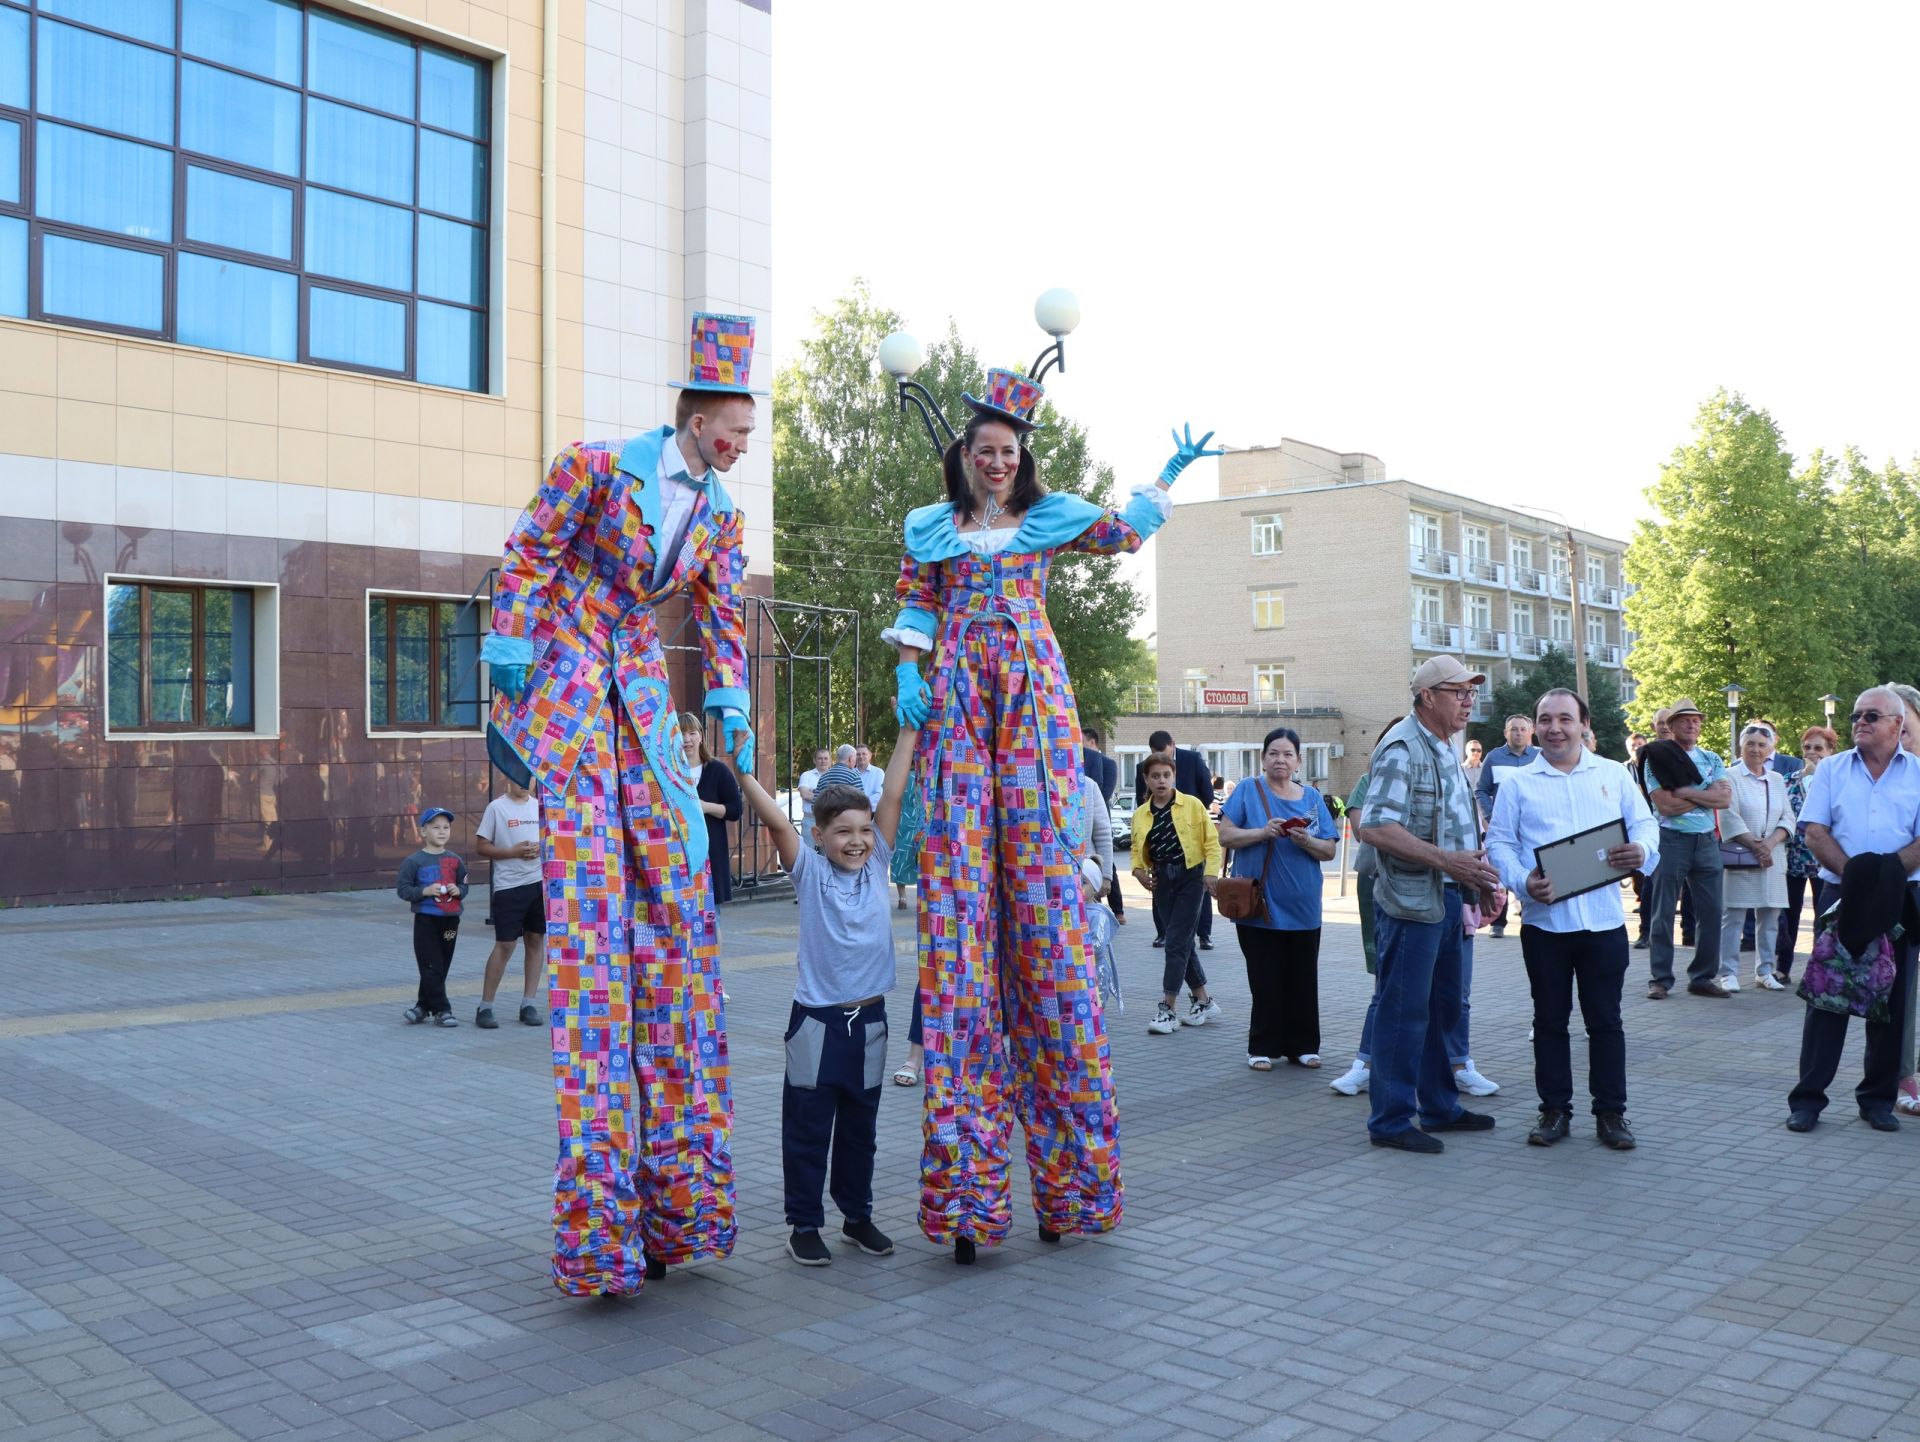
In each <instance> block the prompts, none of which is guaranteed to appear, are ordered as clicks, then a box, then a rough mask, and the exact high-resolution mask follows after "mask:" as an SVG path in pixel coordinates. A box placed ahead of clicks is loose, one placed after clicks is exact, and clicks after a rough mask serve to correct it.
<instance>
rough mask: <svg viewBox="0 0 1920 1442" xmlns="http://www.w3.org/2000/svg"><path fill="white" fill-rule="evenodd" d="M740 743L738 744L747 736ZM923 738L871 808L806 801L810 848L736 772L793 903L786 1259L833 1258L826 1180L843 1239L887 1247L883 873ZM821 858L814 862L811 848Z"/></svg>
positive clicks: (784, 1093) (785, 1090) (887, 925)
mask: <svg viewBox="0 0 1920 1442" xmlns="http://www.w3.org/2000/svg"><path fill="white" fill-rule="evenodd" d="M744 734H745V733H742V735H743V736H744ZM918 735H919V732H918V731H916V730H914V729H912V728H903V729H902V730H901V732H900V743H899V744H898V745H897V746H895V747H894V751H893V758H892V761H891V762H890V764H889V765H888V767H887V773H886V783H885V785H884V786H883V787H882V788H881V792H880V804H879V806H878V807H874V806H873V805H872V803H871V802H869V801H868V799H867V795H866V793H865V792H864V791H862V790H861V789H860V787H859V786H858V785H853V786H832V785H827V784H825V778H823V784H822V785H821V786H820V788H819V789H818V790H817V791H816V792H815V793H814V797H813V827H812V831H813V835H812V837H811V838H810V840H811V843H812V844H811V845H809V844H806V843H803V842H802V841H801V838H800V833H799V832H798V831H796V830H795V829H794V826H793V823H792V822H790V821H788V820H787V817H786V812H785V810H784V809H783V808H782V807H781V806H780V804H779V803H778V802H777V801H775V800H774V799H773V797H771V796H769V795H768V794H767V791H766V788H765V787H763V786H761V784H760V783H759V782H758V781H756V780H755V779H754V778H753V775H752V774H751V773H750V772H746V771H742V770H740V767H739V764H738V761H737V759H736V758H735V757H733V756H729V757H728V758H727V760H728V761H729V762H730V763H731V764H733V767H734V772H735V774H736V775H738V776H739V778H740V789H741V791H743V792H744V793H745V794H746V798H747V804H748V805H749V806H751V807H752V808H753V810H754V814H755V815H757V816H758V817H759V818H760V824H761V825H762V826H764V827H766V828H767V830H768V832H769V833H771V835H772V837H773V844H774V846H775V848H776V849H777V850H778V851H779V853H780V864H781V865H782V866H784V867H785V868H786V869H787V873H788V874H789V875H790V876H792V878H793V885H794V892H795V897H796V899H797V900H798V901H799V903H800V941H799V948H798V954H797V956H796V958H795V960H796V963H797V968H796V969H797V977H796V981H795V986H794V999H793V1011H792V1013H791V1015H790V1016H789V1018H788V1021H787V1037H786V1041H787V1076H786V1081H785V1083H784V1085H783V1086H782V1087H781V1091H780V1160H781V1164H782V1167H783V1169H784V1171H785V1173H786V1186H787V1224H788V1225H789V1226H790V1227H792V1228H793V1231H792V1234H791V1235H790V1236H789V1237H788V1238H787V1255H788V1256H790V1257H792V1258H793V1259H794V1261H796V1262H798V1263H800V1265H801V1266H803V1267H824V1266H827V1265H828V1264H829V1263H831V1262H832V1261H833V1253H832V1252H831V1251H829V1250H828V1249H827V1244H826V1242H825V1241H824V1240H822V1238H821V1236H820V1228H821V1227H822V1226H823V1225H825V1223H826V1210H825V1208H824V1207H823V1206H822V1205H821V1201H820V1189H821V1185H822V1183H823V1182H825V1181H826V1179H827V1169H828V1161H829V1158H831V1161H832V1169H833V1184H832V1190H833V1202H834V1205H835V1206H837V1207H838V1208H840V1213H841V1216H842V1217H843V1218H845V1220H844V1221H843V1223H842V1224H841V1227H840V1235H842V1236H843V1237H845V1238H846V1239H847V1240H848V1241H850V1242H852V1243H853V1244H854V1245H855V1246H856V1247H858V1248H859V1249H860V1250H861V1251H863V1252H866V1253H868V1254H869V1255H871V1256H875V1257H884V1256H887V1255H889V1254H891V1253H892V1251H893V1243H892V1242H891V1241H889V1240H888V1239H887V1235H886V1233H884V1232H882V1231H881V1230H880V1229H879V1228H878V1227H876V1226H874V1224H873V1153H874V1128H875V1125H876V1123H877V1121H878V1119H879V1115H880V1083H881V1080H882V1078H883V1077H884V1075H885V1073H886V1069H887V1007H886V994H887V993H888V992H889V991H891V990H893V982H894V968H893V907H892V904H891V899H890V897H889V881H888V876H887V867H888V864H889V862H890V861H891V859H892V840H891V838H892V837H893V836H894V834H895V831H896V828H897V826H898V824H899V820H900V799H901V797H902V796H903V795H904V794H905V792H906V789H907V770H908V767H909V765H910V764H911V762H912V758H913V743H914V741H915V739H916V738H917V737H918ZM815 847H818V848H819V849H818V850H817V851H816V850H815V849H814V848H815Z"/></svg>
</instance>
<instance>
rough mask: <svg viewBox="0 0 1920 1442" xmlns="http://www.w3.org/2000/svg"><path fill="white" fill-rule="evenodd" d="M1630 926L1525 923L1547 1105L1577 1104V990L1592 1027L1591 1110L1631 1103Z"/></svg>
mask: <svg viewBox="0 0 1920 1442" xmlns="http://www.w3.org/2000/svg"><path fill="white" fill-rule="evenodd" d="M1627 952H1628V947H1627V929H1626V927H1624V926H1616V927H1615V928H1614V929H1613V930H1612V931H1542V930H1541V929H1540V928H1539V927H1537V926H1523V927H1521V928H1520V955H1521V956H1523V957H1524V958H1525V959H1526V963H1527V980H1528V982H1529V983H1530V984H1531V985H1532V987H1533V1084H1534V1087H1535V1089H1536V1090H1538V1092H1539V1093H1540V1106H1541V1108H1542V1110H1546V1111H1563V1112H1570V1111H1572V1110H1573V1055H1572V1047H1571V1044H1570V1043H1569V1042H1568V1040H1567V1020H1568V1018H1569V1017H1571V1016H1572V1015H1573V993H1574V988H1575V987H1576V986H1578V987H1579V990H1580V1019H1581V1020H1582V1021H1584V1022H1585V1023H1586V1027H1587V1038H1588V1045H1587V1091H1588V1093H1589V1095H1591V1096H1592V1098H1593V1112H1594V1115H1595V1116H1598V1115H1599V1114H1600V1113H1602V1112H1616V1113H1625V1111H1626V1109H1627V1034H1626V1032H1625V1030H1624V1029H1623V1028H1622V1027H1621V1025H1620V991H1621V988H1622V987H1624V986H1625V985H1626V981H1627Z"/></svg>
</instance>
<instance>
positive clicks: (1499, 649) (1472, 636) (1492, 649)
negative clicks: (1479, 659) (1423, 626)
mask: <svg viewBox="0 0 1920 1442" xmlns="http://www.w3.org/2000/svg"><path fill="white" fill-rule="evenodd" d="M1466 637H1467V654H1468V655H1469V656H1504V655H1506V654H1507V633H1506V632H1505V631H1490V630H1482V629H1480V628H1479V627H1477V626H1468V627H1467V628H1466ZM1415 644H1416V645H1418V644H1419V643H1418V642H1415Z"/></svg>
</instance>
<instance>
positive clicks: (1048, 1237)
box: [1040, 1224, 1060, 1243]
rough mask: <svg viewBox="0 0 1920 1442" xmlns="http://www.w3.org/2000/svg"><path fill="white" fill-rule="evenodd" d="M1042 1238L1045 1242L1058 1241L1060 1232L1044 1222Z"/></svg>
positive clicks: (1041, 1230)
mask: <svg viewBox="0 0 1920 1442" xmlns="http://www.w3.org/2000/svg"><path fill="white" fill-rule="evenodd" d="M1040 1240H1041V1241H1043V1242H1055V1243H1057V1242H1058V1241H1059V1240H1060V1234H1059V1233H1058V1232H1056V1231H1054V1229H1053V1228H1052V1227H1049V1226H1046V1225H1044V1224H1043V1225H1042V1226H1041V1228H1040Z"/></svg>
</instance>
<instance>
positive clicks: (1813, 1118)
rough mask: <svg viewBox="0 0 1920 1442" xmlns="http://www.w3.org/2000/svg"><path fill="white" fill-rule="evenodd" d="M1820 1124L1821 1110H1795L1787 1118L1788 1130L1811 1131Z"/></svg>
mask: <svg viewBox="0 0 1920 1442" xmlns="http://www.w3.org/2000/svg"><path fill="white" fill-rule="evenodd" d="M1819 1125H1820V1113H1819V1112H1795V1113H1794V1114H1793V1115H1792V1116H1790V1117H1788V1118H1787V1130H1788V1131H1790V1132H1810V1131H1812V1130H1813V1129H1814V1128H1815V1127H1817V1126H1819Z"/></svg>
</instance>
